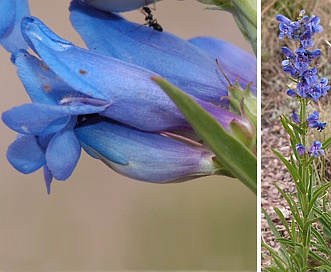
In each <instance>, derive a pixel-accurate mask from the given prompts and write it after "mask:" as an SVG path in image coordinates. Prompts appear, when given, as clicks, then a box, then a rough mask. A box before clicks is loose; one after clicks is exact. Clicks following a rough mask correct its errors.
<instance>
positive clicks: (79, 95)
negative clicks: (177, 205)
mask: <svg viewBox="0 0 331 272" xmlns="http://www.w3.org/2000/svg"><path fill="white" fill-rule="evenodd" d="M21 2H22V3H23V2H24V4H21ZM84 2H86V1H79V0H73V1H72V2H71V4H70V20H71V23H72V25H73V26H74V28H75V29H76V30H77V31H78V33H79V34H80V35H81V37H82V38H83V40H84V42H85V44H86V45H87V47H88V49H83V48H81V47H78V46H76V45H74V44H72V43H71V42H70V41H67V40H65V39H62V38H61V37H59V36H57V35H56V34H55V33H54V32H53V31H52V30H51V29H49V28H48V27H47V26H46V25H45V24H44V23H43V22H42V21H41V20H39V19H38V18H36V17H33V16H30V15H29V8H28V4H27V2H26V1H4V3H3V4H2V5H3V6H4V7H3V8H2V6H1V8H2V10H3V11H5V10H11V11H12V10H13V9H14V8H15V10H16V12H15V13H14V14H12V13H6V14H4V15H3V16H2V18H1V22H4V21H6V22H7V23H8V26H4V27H3V29H2V33H0V34H1V36H0V37H1V40H0V43H1V45H3V47H4V48H6V50H7V51H9V52H10V53H11V54H12V56H11V60H12V63H13V64H14V65H15V66H16V68H17V73H18V76H19V78H20V80H21V81H22V83H23V85H24V87H25V89H26V92H27V93H28V95H29V97H30V99H31V103H29V104H24V105H21V106H16V107H14V108H12V109H9V110H7V111H5V112H4V113H3V115H2V120H3V122H4V123H5V124H6V125H7V126H8V127H9V128H11V129H12V130H14V131H16V132H18V133H19V135H18V137H17V138H16V140H15V141H14V143H13V144H12V145H11V146H10V147H9V149H8V151H7V158H8V161H9V162H10V163H11V164H12V166H13V167H15V168H16V169H17V170H18V171H20V172H22V173H25V174H28V173H32V172H34V171H36V170H38V169H39V168H43V170H44V177H45V182H46V186H47V191H48V193H50V185H51V182H52V180H53V178H55V179H57V180H66V179H68V178H69V177H70V176H71V174H72V172H73V171H74V169H75V167H76V165H77V162H78V161H79V158H80V154H81V148H82V147H83V149H84V150H85V151H86V152H87V153H88V154H89V155H90V156H92V157H93V158H97V159H100V160H101V161H103V162H104V163H106V165H107V166H109V167H111V168H112V169H114V170H115V171H117V172H119V173H121V174H122V175H125V176H129V177H131V178H134V179H138V180H143V181H149V182H156V183H164V182H174V181H176V182H178V181H181V180H187V179H192V178H196V177H199V176H206V175H213V174H214V173H216V172H217V169H218V168H219V164H217V163H216V158H215V155H214V153H213V152H212V151H211V150H210V148H209V147H208V146H207V145H206V144H201V143H200V142H199V141H200V140H201V138H200V137H199V135H197V133H196V132H195V130H194V129H193V128H192V126H191V125H190V123H189V122H188V121H187V120H186V118H185V116H184V115H183V113H182V112H181V110H180V109H179V108H178V107H177V106H176V105H175V103H174V102H173V101H171V99H170V98H169V97H168V96H167V95H166V93H165V92H164V91H163V90H162V89H161V87H159V86H158V85H157V84H156V83H155V82H154V81H153V80H152V78H159V77H162V78H164V79H166V80H167V81H168V82H170V83H172V84H173V85H175V86H176V87H178V88H179V89H181V90H182V91H184V92H185V93H186V94H188V95H189V96H190V97H191V98H192V99H193V100H194V101H195V102H196V103H197V104H198V105H199V106H200V107H202V108H203V109H204V110H205V111H206V112H208V113H209V114H210V115H211V116H212V117H213V118H214V119H215V120H217V122H218V123H219V124H220V125H221V126H222V127H223V128H224V129H225V130H226V131H227V132H228V133H230V134H234V133H235V132H233V130H237V129H234V127H233V124H236V127H237V128H238V127H239V128H240V129H241V130H242V131H245V133H248V134H247V135H253V136H252V142H254V141H255V136H254V135H255V134H256V132H255V131H256V128H255V127H254V125H253V123H252V120H249V119H248V118H247V117H246V115H245V114H238V112H232V111H230V110H229V100H228V99H227V97H228V96H229V92H228V84H229V82H228V80H229V81H230V84H231V83H233V84H234V83H235V82H238V84H239V85H240V87H241V88H242V89H245V88H246V87H247V86H248V85H249V84H250V91H251V92H252V93H253V94H254V95H256V59H255V57H254V56H252V55H250V54H248V53H246V52H245V51H243V50H241V49H239V48H238V47H236V46H234V45H232V44H230V43H228V42H225V41H222V40H219V39H216V38H211V37H197V38H193V39H190V40H188V41H186V40H183V39H181V38H179V37H176V36H174V35H172V34H170V33H167V32H166V31H162V32H161V31H153V32H151V31H152V30H151V29H150V28H149V27H148V26H143V27H142V26H141V25H139V24H136V23H132V22H129V21H127V20H125V19H124V18H123V17H121V16H120V15H118V14H115V13H111V12H110V11H109V10H112V9H113V8H114V9H115V11H116V10H117V9H118V7H112V6H111V5H110V6H108V10H106V11H104V10H100V6H98V5H97V8H98V9H96V8H94V7H93V6H91V5H89V3H84ZM15 3H16V6H15ZM6 5H8V6H6ZM144 5H147V2H146V3H145V2H142V3H140V4H139V7H141V6H144ZM128 8H131V9H133V8H137V7H136V6H135V7H128ZM120 9H121V8H120ZM151 33H152V36H151ZM27 49H29V50H27ZM31 51H33V53H31ZM215 59H217V60H218V62H219V65H220V67H221V69H222V70H223V73H225V75H226V77H225V76H224V75H223V74H222V71H220V70H219V68H218V67H217V65H216V62H215ZM239 63H240V65H238V64H239ZM247 137H248V136H247ZM253 151H254V149H253ZM253 151H252V152H253ZM221 165H222V162H221ZM230 175H231V173H230Z"/></svg>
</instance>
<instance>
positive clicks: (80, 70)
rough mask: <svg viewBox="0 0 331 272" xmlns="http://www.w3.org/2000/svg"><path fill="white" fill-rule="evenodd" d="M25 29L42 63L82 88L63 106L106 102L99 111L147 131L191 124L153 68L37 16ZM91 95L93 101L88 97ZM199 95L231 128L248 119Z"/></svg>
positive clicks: (27, 21)
mask: <svg viewBox="0 0 331 272" xmlns="http://www.w3.org/2000/svg"><path fill="white" fill-rule="evenodd" d="M22 31H23V35H24V37H25V38H26V40H27V42H28V44H29V45H30V47H31V48H32V49H33V50H34V51H35V52H36V53H37V54H38V55H39V56H40V57H41V59H42V61H43V62H45V63H46V65H47V66H48V67H49V68H50V69H51V70H52V71H54V72H55V73H56V75H57V76H59V77H60V78H61V79H62V80H63V82H64V83H65V84H67V85H68V86H69V88H70V90H75V91H76V93H77V92H78V95H77V94H76V93H75V92H73V94H72V95H66V96H65V97H62V98H61V99H60V102H61V103H62V104H63V103H65V104H66V105H68V106H70V105H75V104H88V103H90V104H92V105H93V104H94V103H95V102H94V101H104V102H105V103H108V104H111V106H110V107H107V108H106V109H105V111H103V112H101V113H100V114H102V115H104V116H107V117H109V118H112V119H115V120H116V121H119V122H121V123H125V124H127V125H130V126H133V127H136V128H138V129H141V130H146V131H159V130H170V129H171V130H174V129H178V128H188V127H189V125H188V123H187V122H186V120H185V118H184V116H183V115H182V113H181V112H180V111H179V109H178V108H177V107H176V106H175V104H174V103H173V102H172V101H171V100H170V98H169V97H168V96H167V95H166V94H165V93H164V92H163V91H162V90H161V89H160V88H159V87H158V86H157V85H156V84H155V83H154V82H152V81H151V80H150V78H151V77H152V76H157V74H155V73H154V72H151V71H148V70H146V69H143V68H141V67H138V66H136V65H133V64H130V63H126V62H123V61H120V60H118V59H115V58H111V57H107V56H104V55H100V54H98V53H94V52H91V51H88V50H85V49H82V48H79V47H76V46H74V45H73V44H71V43H70V42H68V41H66V40H63V39H61V38H60V37H58V36H57V35H56V34H55V33H53V32H51V30H50V29H48V28H47V27H46V26H45V25H44V24H43V23H42V22H41V21H39V20H38V19H37V18H33V17H26V18H25V19H23V21H22ZM87 60H89V61H87ZM73 71H75V72H73ZM128 74H129V75H130V77H128V76H127V75H128ZM39 81H40V79H39ZM62 84H63V83H62ZM43 85H44V84H43ZM48 87H49V86H48ZM48 87H46V88H48ZM62 87H63V86H62ZM137 90H139V91H137ZM71 92H72V91H71ZM86 98H89V100H88V101H86ZM194 99H195V100H196V101H197V102H198V103H199V104H200V105H201V106H202V107H204V108H205V109H206V110H207V111H208V112H210V113H211V114H212V115H213V116H214V117H215V118H216V119H217V120H218V121H219V122H220V123H221V124H222V125H223V126H224V127H225V128H226V129H227V128H228V126H229V123H230V122H231V121H232V120H233V119H238V120H239V121H240V122H244V120H243V118H241V117H239V116H237V115H235V114H232V113H230V112H229V111H227V110H224V109H222V108H220V107H217V106H215V105H212V104H210V103H207V102H205V101H202V100H200V99H198V98H194ZM132 105H135V107H132ZM123 112H125V114H123ZM146 118H148V121H147V119H146Z"/></svg>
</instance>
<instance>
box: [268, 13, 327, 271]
mask: <svg viewBox="0 0 331 272" xmlns="http://www.w3.org/2000/svg"><path fill="white" fill-rule="evenodd" d="M276 19H277V20H278V21H279V22H280V24H279V29H280V34H279V38H280V39H283V38H285V37H286V38H289V39H293V40H294V42H295V43H296V45H297V48H296V50H293V51H292V50H291V49H289V48H287V47H283V48H282V52H283V54H284V57H285V58H286V59H285V60H284V61H283V62H282V66H283V71H284V72H285V73H287V74H289V75H290V76H291V80H292V81H293V82H295V84H296V86H295V87H294V88H290V89H288V90H287V94H288V96H289V97H291V98H292V99H296V100H297V101H298V102H299V104H300V111H299V112H300V114H299V115H298V114H297V113H295V112H294V113H292V115H291V117H290V118H288V117H286V116H285V115H284V116H282V118H281V120H282V124H283V126H284V128H285V130H286V131H287V133H288V134H289V136H290V144H291V147H292V154H291V155H290V159H289V160H287V159H286V158H285V157H283V156H282V155H281V154H280V153H279V152H278V151H276V150H273V152H274V153H275V154H276V155H277V157H278V158H279V159H280V160H281V161H282V162H283V163H284V165H285V166H286V168H287V169H288V171H289V173H290V174H291V176H292V180H293V181H294V185H295V188H296V191H295V192H294V193H288V192H285V191H284V190H282V189H281V188H279V187H278V186H277V189H278V191H279V192H280V194H281V195H282V196H283V197H284V199H285V200H286V201H287V204H288V206H289V208H290V211H291V216H290V219H289V221H287V219H286V218H285V216H284V214H283V213H282V212H281V211H280V209H278V208H277V207H275V208H274V210H275V212H276V213H277V215H278V216H279V217H280V219H281V222H282V224H284V226H285V229H286V231H287V234H286V235H287V236H286V237H285V235H284V234H281V233H280V232H278V231H277V229H276V227H275V225H274V224H273V222H272V220H271V218H270V216H269V215H268V214H267V213H266V212H265V217H266V218H267V220H268V223H269V225H270V228H271V229H272V232H273V233H274V235H275V237H276V238H277V242H278V243H280V244H281V246H280V249H279V250H278V249H277V250H274V249H273V248H271V247H270V246H269V245H267V244H266V243H264V242H262V243H263V245H264V246H265V247H266V248H267V249H268V250H269V252H270V253H271V256H272V258H273V260H274V263H273V266H272V267H268V268H266V270H267V271H313V270H314V271H315V270H319V269H322V270H323V271H324V269H325V271H329V270H330V269H331V263H330V259H329V258H324V256H325V255H324V254H325V253H326V252H328V253H327V254H328V256H330V250H329V248H328V246H327V244H326V239H325V237H327V236H328V234H327V233H326V232H325V237H323V236H322V234H320V233H319V231H318V230H317V228H315V226H314V225H313V223H315V224H321V225H322V226H324V225H328V226H330V224H331V221H330V218H329V216H330V215H329V214H327V212H326V211H325V210H326V209H325V204H321V203H322V201H324V200H322V196H323V195H324V194H326V191H327V189H328V188H329V187H330V186H331V183H330V182H326V183H325V182H324V178H323V177H324V173H322V174H319V172H318V170H317V169H316V164H315V161H314V160H316V158H318V157H320V156H325V148H327V147H328V146H329V145H330V144H331V137H330V138H329V139H327V140H326V141H325V142H324V143H322V142H320V141H316V140H314V141H313V143H312V144H311V145H310V147H309V143H308V137H307V136H308V133H309V129H310V128H315V129H317V130H318V131H319V132H322V131H323V130H324V129H325V127H326V122H322V121H320V120H319V118H320V114H319V112H318V111H316V110H315V111H313V112H309V111H310V110H308V108H307V106H308V105H309V104H314V102H318V100H319V99H320V98H321V97H323V96H325V95H326V94H327V92H328V90H329V89H330V86H329V85H328V80H327V79H326V78H322V79H319V77H318V70H317V68H316V66H314V60H315V59H316V58H318V57H319V56H320V55H321V50H319V49H314V50H313V51H310V50H309V49H310V48H311V47H312V46H314V41H313V37H314V35H315V34H316V33H320V32H321V31H322V30H323V28H322V26H320V25H319V22H320V19H319V17H317V16H314V15H312V16H310V17H309V16H307V15H305V11H301V12H300V14H299V17H298V19H297V20H296V21H291V20H290V19H288V18H287V17H285V16H284V15H277V16H276ZM326 222H327V223H326ZM324 245H325V246H324Z"/></svg>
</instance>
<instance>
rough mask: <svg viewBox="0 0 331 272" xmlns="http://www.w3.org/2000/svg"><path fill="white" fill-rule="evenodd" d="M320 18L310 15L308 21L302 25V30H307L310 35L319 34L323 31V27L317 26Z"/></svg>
mask: <svg viewBox="0 0 331 272" xmlns="http://www.w3.org/2000/svg"><path fill="white" fill-rule="evenodd" d="M319 22H320V18H319V17H318V16H315V15H312V16H311V17H310V19H309V21H308V22H307V23H306V24H305V25H304V28H305V29H307V30H309V31H310V32H311V33H320V32H322V31H323V27H322V26H321V25H319Z"/></svg>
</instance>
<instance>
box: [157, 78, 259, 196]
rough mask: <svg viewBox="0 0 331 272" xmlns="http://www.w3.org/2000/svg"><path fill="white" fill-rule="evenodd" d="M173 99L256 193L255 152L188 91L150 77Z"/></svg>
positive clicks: (217, 153)
mask: <svg viewBox="0 0 331 272" xmlns="http://www.w3.org/2000/svg"><path fill="white" fill-rule="evenodd" d="M152 79H153V80H154V81H155V82H156V83H157V84H158V85H159V86H160V87H161V88H162V89H163V90H164V91H165V92H166V93H167V94H168V95H169V97H170V98H171V99H172V100H173V101H174V103H175V104H176V105H177V106H178V108H179V109H180V110H181V111H182V113H183V114H184V116H185V117H186V120H187V121H188V122H189V123H190V124H191V125H192V127H193V129H194V130H195V131H196V133H197V134H198V135H199V136H200V137H201V138H202V140H203V141H204V142H205V143H206V144H207V145H208V146H209V147H210V149H211V150H212V151H213V152H214V154H215V155H216V157H217V158H218V160H220V161H221V162H222V164H223V165H224V167H225V168H226V169H227V170H228V171H229V172H230V173H232V174H233V176H235V177H236V178H238V179H239V180H240V181H241V182H243V183H244V184H245V185H246V186H247V187H248V188H249V189H251V190H252V191H253V192H254V193H255V194H256V183H257V161H256V156H255V155H254V154H253V153H252V152H251V151H250V150H249V149H248V148H247V147H246V146H244V145H243V144H242V143H241V142H239V141H238V140H237V139H236V138H234V137H233V136H231V135H230V134H229V133H228V132H227V131H226V130H225V129H224V128H223V127H222V126H221V125H220V124H219V123H218V122H217V121H216V120H215V119H214V118H213V117H212V116H211V115H210V114H209V113H208V112H206V111H205V110H204V109H203V108H201V107H200V105H198V103H196V102H195V101H194V100H193V99H192V98H191V97H190V96H189V95H188V94H186V93H184V92H183V91H181V90H180V89H178V88H177V87H175V86H173V85H171V84H170V83H169V82H167V81H166V80H164V79H163V78H156V77H155V78H152Z"/></svg>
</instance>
